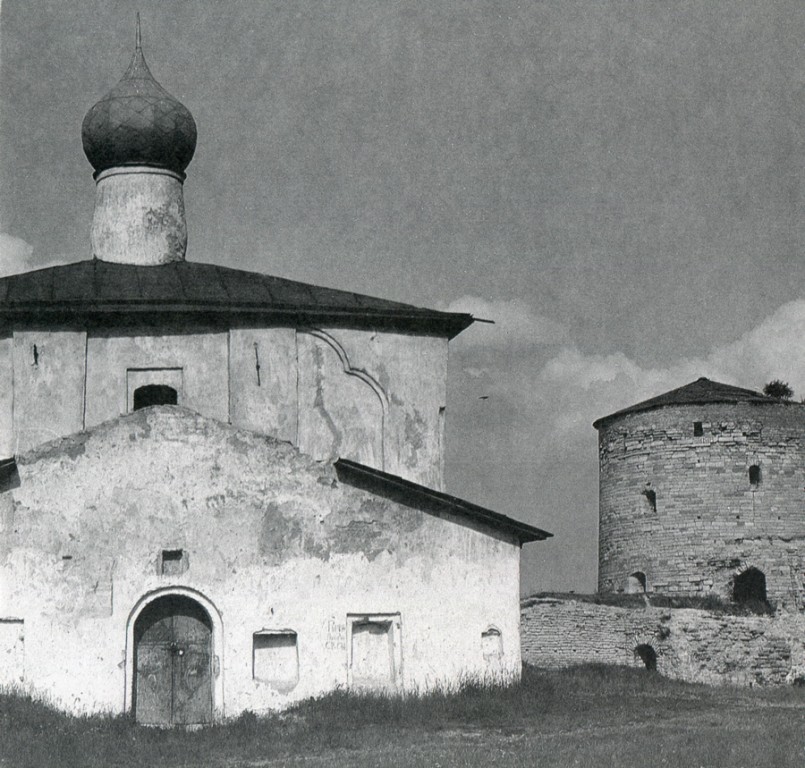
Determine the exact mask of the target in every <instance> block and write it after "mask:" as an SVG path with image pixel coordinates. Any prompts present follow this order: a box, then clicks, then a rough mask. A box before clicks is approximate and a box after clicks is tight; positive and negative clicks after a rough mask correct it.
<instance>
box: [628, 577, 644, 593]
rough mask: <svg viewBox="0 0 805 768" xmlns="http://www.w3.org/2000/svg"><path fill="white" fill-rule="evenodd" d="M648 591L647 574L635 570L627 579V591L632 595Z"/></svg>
mask: <svg viewBox="0 0 805 768" xmlns="http://www.w3.org/2000/svg"><path fill="white" fill-rule="evenodd" d="M645 591H646V574H645V573H643V572H642V571H635V572H634V573H633V574H631V575H630V576H629V578H628V579H627V580H626V592H627V593H628V594H630V595H639V594H642V593H644V592H645Z"/></svg>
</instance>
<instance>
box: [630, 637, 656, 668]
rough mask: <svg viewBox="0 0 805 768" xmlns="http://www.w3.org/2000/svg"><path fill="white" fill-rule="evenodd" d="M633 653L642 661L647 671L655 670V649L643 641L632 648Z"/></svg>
mask: <svg viewBox="0 0 805 768" xmlns="http://www.w3.org/2000/svg"><path fill="white" fill-rule="evenodd" d="M634 655H635V657H637V658H638V659H640V661H642V662H643V664H644V665H645V667H646V669H647V670H648V671H649V672H656V671H657V651H655V650H654V649H653V648H652V647H651V646H650V645H646V644H645V643H644V644H642V645H638V646H637V648H635V649H634Z"/></svg>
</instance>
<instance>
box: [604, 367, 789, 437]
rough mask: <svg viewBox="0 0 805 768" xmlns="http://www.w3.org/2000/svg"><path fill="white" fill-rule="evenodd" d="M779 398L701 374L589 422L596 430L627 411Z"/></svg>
mask: <svg viewBox="0 0 805 768" xmlns="http://www.w3.org/2000/svg"><path fill="white" fill-rule="evenodd" d="M779 402H781V401H780V400H777V399H775V398H771V397H767V396H766V395H764V394H761V393H760V392H756V391H755V390H753V389H743V388H742V387H734V386H732V385H731V384H722V383H721V382H718V381H711V380H710V379H708V378H705V377H704V376H702V377H701V378H699V379H696V381H692V382H691V383H690V384H685V386H683V387H678V388H677V389H672V390H670V391H668V392H665V393H663V394H662V395H657V396H656V397H652V398H649V399H648V400H643V401H642V402H640V403H637V404H636V405H630V406H629V407H628V408H624V409H623V410H620V411H615V413H611V414H609V416H603V417H602V418H600V419H598V420H597V421H594V422H593V426H594V427H595V428H596V429H598V427H599V426H601V425H602V424H603V423H604V422H608V421H610V420H612V419H615V418H617V417H618V416H625V415H626V414H628V413H639V412H641V411H650V410H653V409H654V408H661V407H663V406H665V405H707V404H708V403H766V404H768V403H779Z"/></svg>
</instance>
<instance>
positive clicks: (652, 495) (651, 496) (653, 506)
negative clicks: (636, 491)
mask: <svg viewBox="0 0 805 768" xmlns="http://www.w3.org/2000/svg"><path fill="white" fill-rule="evenodd" d="M643 496H645V497H646V503H647V504H648V508H649V509H650V510H651V511H652V512H656V511H657V493H656V491H653V490H651V488H646V489H645V490H644V491H643Z"/></svg>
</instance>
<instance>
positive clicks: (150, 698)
mask: <svg viewBox="0 0 805 768" xmlns="http://www.w3.org/2000/svg"><path fill="white" fill-rule="evenodd" d="M82 140H83V146H84V151H85V153H86V155H87V158H88V159H89V161H90V163H91V164H92V166H93V168H94V171H95V173H94V180H95V184H96V198H95V211H94V218H93V222H92V231H91V258H90V259H88V260H85V261H79V262H77V263H73V264H67V265H63V266H56V267H50V268H47V269H41V270H36V271H31V272H26V273H22V274H17V275H12V276H9V277H5V278H3V279H0V685H6V686H9V685H10V686H16V687H19V688H21V689H23V690H28V691H31V692H32V693H34V694H35V695H42V696H45V697H46V698H47V699H48V700H50V701H52V702H53V703H54V704H56V705H57V706H59V707H61V708H63V709H65V710H67V711H72V712H101V711H103V712H109V713H122V712H127V713H131V714H132V715H133V716H134V717H136V719H137V721H138V722H141V723H146V724H157V725H189V724H204V723H210V722H214V721H217V720H220V719H222V718H224V717H229V716H235V715H237V714H238V713H240V712H243V711H245V710H252V711H255V712H261V711H266V710H269V709H276V708H281V707H284V706H287V705H288V704H290V703H292V702H294V701H298V700H300V699H303V698H306V697H310V696H314V695H317V694H321V693H324V692H326V691H329V690H333V689H335V688H345V687H349V688H357V689H361V688H372V689H380V690H385V691H389V692H405V691H410V690H423V689H426V688H428V687H429V686H433V685H437V684H444V683H450V682H456V681H458V680H460V679H464V678H465V677H466V676H478V677H483V676H487V675H492V676H495V677H497V678H500V679H512V678H516V677H517V676H518V675H519V673H520V664H521V661H520V637H519V569H520V550H521V547H522V545H523V544H524V543H526V542H531V541H538V540H542V539H545V538H546V537H548V536H550V534H549V533H547V532H545V531H542V530H540V529H539V528H535V527H533V526H531V525H527V524H524V523H521V522H518V521H517V520H514V519H512V518H509V517H506V516H504V515H502V514H499V513H496V512H493V511H491V510H488V509H485V508H482V507H480V506H477V505H475V504H471V503H469V502H467V501H463V500H462V499H460V498H456V497H455V496H452V495H448V494H447V493H446V492H445V488H444V471H443V460H444V453H445V446H444V420H445V407H446V402H445V401H446V379H447V345H448V341H449V340H450V339H451V338H452V337H454V336H455V335H456V334H458V333H460V332H461V331H463V330H464V329H466V328H467V327H468V326H469V325H470V324H471V323H472V322H473V318H472V317H471V316H469V315H465V314H456V313H447V312H439V311H433V310H429V309H421V308H417V307H413V306H408V305H406V304H400V303H397V302H392V301H386V300H383V299H377V298H371V297H368V296H362V295H359V294H355V293H349V292H344V291H337V290H331V289H327V288H322V287H317V286H313V285H306V284H302V283H299V282H294V281H291V280H286V279H283V278H280V277H272V276H268V275H264V274H256V273H251V272H245V271H241V270H237V269H231V268H225V267H222V266H217V265H213V264H201V263H193V262H189V261H186V260H185V250H186V243H187V231H186V226H185V214H184V202H183V183H184V180H185V169H186V168H187V166H188V164H189V163H190V161H191V159H192V156H193V153H194V151H195V146H196V125H195V122H194V120H193V117H192V116H191V114H190V112H189V111H188V110H187V108H186V107H184V106H183V105H182V104H180V103H179V102H178V101H177V100H176V99H175V98H173V97H172V96H170V94H168V93H167V91H165V90H164V89H163V88H162V87H161V86H160V85H159V84H158V83H157V82H156V80H155V79H154V78H153V76H152V75H151V73H150V71H149V69H148V67H147V65H146V63H145V59H144V57H143V53H142V49H141V45H140V39H139V29H138V34H137V44H136V47H135V52H134V57H133V60H132V62H131V65H130V66H129V68H128V70H127V71H126V73H125V75H124V77H123V79H122V80H121V81H120V82H119V83H118V84H117V85H116V86H115V87H114V88H113V89H112V90H111V91H110V92H109V93H108V94H107V95H106V96H104V97H103V98H102V99H101V100H100V101H99V102H98V103H97V104H95V105H94V106H93V107H92V108H91V109H90V110H89V112H88V113H87V115H86V117H85V119H84V123H83V127H82Z"/></svg>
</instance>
